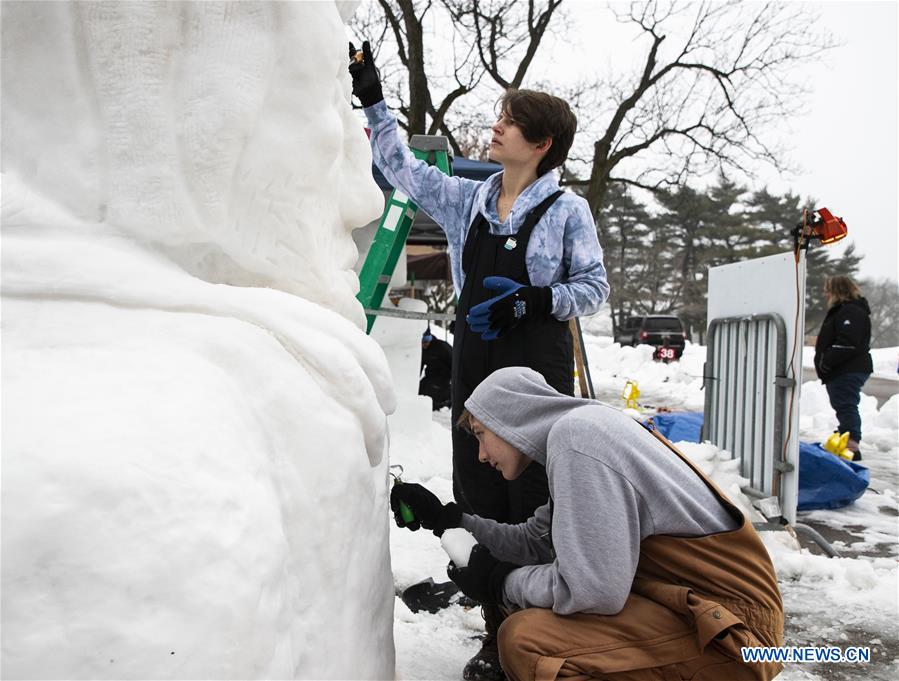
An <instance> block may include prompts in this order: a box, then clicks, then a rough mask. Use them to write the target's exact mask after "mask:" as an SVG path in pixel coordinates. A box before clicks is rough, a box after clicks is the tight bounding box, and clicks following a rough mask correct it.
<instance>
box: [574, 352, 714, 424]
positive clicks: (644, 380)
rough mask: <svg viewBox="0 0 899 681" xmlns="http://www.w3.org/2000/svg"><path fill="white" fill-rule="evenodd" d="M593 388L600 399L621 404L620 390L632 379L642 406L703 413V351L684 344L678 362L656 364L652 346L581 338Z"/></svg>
mask: <svg viewBox="0 0 899 681" xmlns="http://www.w3.org/2000/svg"><path fill="white" fill-rule="evenodd" d="M584 345H585V347H586V353H587V360H588V362H589V364H590V374H591V378H592V379H593V389H594V391H595V393H596V397H597V399H599V400H602V401H605V402H609V403H611V404H616V405H617V404H619V403H620V400H619V398H620V395H621V391H622V390H623V389H624V386H625V384H626V383H627V382H628V381H629V380H631V381H635V382H636V383H637V387H638V388H639V389H640V393H641V395H640V398H639V400H638V401H639V402H640V404H642V405H645V406H652V407H656V408H657V407H668V408H671V409H675V410H677V411H702V407H703V393H702V392H701V389H702V367H703V364H704V363H705V357H706V349H705V347H704V346H702V345H694V344H692V343H689V342H688V343H687V345H686V347H685V349H684V354H683V357H681V359H680V361H677V362H670V363H668V364H665V363H664V362H655V361H653V359H652V355H653V353H654V352H655V348H654V347H653V346H651V345H637V346H636V347H631V346H624V347H622V346H621V345H619V344H618V343H613V342H612V339H611V338H609V337H608V336H589V335H585V336H584Z"/></svg>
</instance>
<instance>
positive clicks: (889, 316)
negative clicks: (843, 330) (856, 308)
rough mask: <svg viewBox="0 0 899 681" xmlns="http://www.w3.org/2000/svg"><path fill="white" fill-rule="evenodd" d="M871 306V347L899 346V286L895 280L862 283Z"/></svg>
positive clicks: (883, 279) (885, 279)
mask: <svg viewBox="0 0 899 681" xmlns="http://www.w3.org/2000/svg"><path fill="white" fill-rule="evenodd" d="M860 283H861V286H862V291H863V292H864V294H865V298H867V299H868V304H869V305H870V306H871V347H872V348H891V347H895V346H896V345H899V285H897V284H896V280H895V279H888V278H882V279H867V280H865V281H862V282H860Z"/></svg>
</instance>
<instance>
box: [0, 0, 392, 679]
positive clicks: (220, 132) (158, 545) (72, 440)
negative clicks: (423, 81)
mask: <svg viewBox="0 0 899 681" xmlns="http://www.w3.org/2000/svg"><path fill="white" fill-rule="evenodd" d="M341 11H343V12H344V16H341ZM2 13H3V27H2V28H3V51H2V68H3V72H2V98H3V131H2V133H3V136H2V140H3V148H2V152H3V176H2V182H3V185H2V189H3V215H2V220H3V239H2V246H3V248H2V255H3V281H2V293H3V357H2V367H3V414H2V417H3V441H2V450H3V460H2V469H3V477H2V486H3V490H2V493H3V496H2V499H3V507H2V516H3V520H2V522H3V526H2V556H3V564H2V590H3V598H2V630H3V650H2V675H3V676H4V677H6V678H69V679H79V678H122V679H134V678H180V679H190V678H204V679H208V678H241V679H245V678H318V679H324V678H392V675H393V662H394V660H393V656H394V653H393V638H392V604H393V588H392V579H391V575H390V565H389V555H388V540H387V538H388V526H387V519H388V513H387V509H386V505H387V502H386V491H387V475H386V466H387V457H386V456H384V453H385V447H386V426H385V421H386V419H385V413H387V412H389V411H390V410H391V409H392V408H393V401H394V398H393V393H392V388H391V382H390V375H389V370H388V367H387V364H386V362H385V360H384V356H383V353H382V352H381V351H380V349H379V348H378V347H377V345H376V344H375V343H374V342H373V341H372V340H371V339H369V338H368V337H367V336H366V335H365V334H364V332H363V331H362V321H363V314H362V311H361V308H360V306H359V305H358V303H357V302H356V301H355V299H354V293H355V289H356V286H357V284H356V279H355V277H354V276H353V275H352V272H351V269H350V268H351V267H352V265H353V262H354V260H355V256H356V252H355V247H354V245H353V242H352V239H351V238H350V234H349V231H350V230H351V229H352V228H353V227H356V226H359V225H362V224H364V223H365V222H367V221H369V220H371V219H372V218H373V217H374V216H375V215H377V213H378V211H379V209H380V207H381V195H380V193H379V191H378V189H377V187H376V186H375V184H374V183H373V181H372V179H371V175H370V172H369V164H370V155H369V151H368V146H367V142H366V140H365V136H364V133H363V131H362V129H361V127H360V125H359V123H358V120H357V119H356V118H355V117H354V116H353V114H352V112H351V109H350V106H349V103H348V96H349V83H348V76H347V74H346V69H345V62H346V56H345V50H346V41H345V38H344V26H343V21H344V19H345V18H346V4H345V3H338V4H335V3H233V4H231V3H206V2H202V3H162V2H142V3H135V2H127V3H124V2H123V3H68V2H59V3H34V2H21V3H20V2H4V3H3V8H2Z"/></svg>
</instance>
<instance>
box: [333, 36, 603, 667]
mask: <svg viewBox="0 0 899 681" xmlns="http://www.w3.org/2000/svg"><path fill="white" fill-rule="evenodd" d="M349 47H350V67H349V70H350V74H351V76H352V79H353V94H354V95H355V96H356V97H357V98H358V99H359V101H360V103H361V104H362V106H363V109H364V112H365V116H366V118H367V119H368V123H369V127H370V128H371V148H372V157H373V159H374V162H375V164H376V165H377V166H378V168H379V169H380V171H381V172H382V173H383V174H384V176H385V177H386V178H387V180H388V181H389V182H390V183H391V184H392V185H393V187H394V188H395V189H397V190H399V191H401V192H403V193H404V194H406V195H408V196H409V197H410V198H411V199H412V200H413V201H415V203H416V204H418V206H419V208H421V209H422V210H424V211H425V212H426V213H427V214H428V215H430V216H431V217H432V218H433V219H434V221H435V222H436V223H437V224H439V225H440V226H441V227H442V228H443V231H444V232H446V240H447V244H448V247H449V255H450V262H451V265H452V276H453V285H454V287H455V291H456V296H457V298H458V304H457V306H456V322H455V332H454V342H453V376H452V409H453V414H452V422H453V423H456V421H457V420H458V417H459V415H460V413H461V411H462V408H463V405H464V404H465V400H467V399H468V397H469V396H470V395H471V393H472V391H473V390H474V389H475V388H476V387H477V386H478V384H479V383H480V382H481V381H482V380H483V379H484V378H486V377H487V376H488V375H489V374H490V373H491V372H493V371H494V370H496V369H499V368H502V367H508V366H525V367H530V368H532V369H534V370H535V371H538V372H539V373H540V374H542V375H543V377H544V378H545V379H546V381H547V382H548V383H549V384H550V385H551V386H553V387H554V388H555V389H556V390H558V391H559V392H561V393H563V394H568V395H571V394H573V393H574V352H573V346H572V337H571V333H570V331H569V325H568V320H569V319H572V318H573V317H579V316H585V315H591V314H594V313H595V312H597V310H599V307H600V305H602V303H603V302H604V301H605V300H606V299H607V298H608V297H609V284H608V281H607V278H606V270H605V267H604V266H603V260H602V248H601V247H600V245H599V240H598V239H597V236H596V224H595V222H594V220H593V215H592V213H591V211H590V207H589V205H588V204H587V202H586V201H585V200H584V199H583V198H582V197H579V196H577V195H575V194H572V193H571V192H564V191H562V190H561V189H560V188H559V183H558V180H557V179H556V176H555V173H553V172H552V171H553V170H554V169H555V168H557V167H559V166H560V165H561V164H562V163H563V162H564V161H565V159H566V158H567V156H568V151H569V149H570V148H571V143H572V141H573V140H574V134H575V131H576V129H577V119H576V118H575V115H574V114H573V113H572V111H571V108H570V107H569V106H568V103H567V102H565V101H564V100H562V99H559V98H558V97H554V96H552V95H549V94H546V93H543V92H535V91H533V90H508V91H507V92H506V93H505V94H504V95H503V97H502V98H501V99H500V102H499V107H498V108H499V115H498V117H497V120H496V123H494V124H493V126H492V128H491V132H492V139H491V143H490V159H491V160H492V161H495V162H497V163H500V164H501V165H502V166H503V170H502V171H501V172H498V173H496V174H495V175H492V176H491V177H489V178H487V180H485V181H483V182H479V181H475V180H469V179H465V178H460V177H448V176H447V175H445V174H443V173H442V172H441V171H440V170H438V169H437V168H436V167H433V166H429V165H428V164H427V163H425V162H423V161H419V160H417V159H416V158H415V157H414V156H413V155H412V153H411V152H410V151H409V149H408V147H407V145H406V142H405V141H404V140H403V138H402V137H401V135H400V133H399V130H398V126H397V121H396V118H395V117H394V116H393V114H391V113H390V111H389V110H388V109H387V105H386V103H385V102H384V97H383V94H382V91H381V83H380V79H379V76H378V71H377V69H376V68H375V64H374V60H373V59H372V54H371V47H370V45H369V43H368V41H366V42H365V43H363V46H362V51H361V52H357V50H356V48H355V47H354V46H353V45H352V43H350V46H349ZM452 436H453V493H454V496H455V498H456V501H457V502H458V503H459V504H460V506H461V507H462V508H463V509H464V510H465V511H466V512H468V513H472V514H476V515H478V516H481V517H486V518H491V519H493V520H497V521H499V522H503V523H521V522H524V521H525V520H527V519H528V518H529V517H530V516H531V515H533V513H534V511H535V510H536V509H537V508H538V507H540V506H542V505H543V504H545V503H546V501H547V499H548V497H549V491H548V485H547V479H546V471H545V470H544V469H543V467H542V466H539V465H538V466H531V467H529V469H528V470H527V471H526V472H525V474H523V475H522V476H520V477H519V478H518V479H516V480H514V481H507V480H504V479H503V477H502V476H501V475H500V474H499V473H497V471H495V470H493V469H492V468H490V467H487V466H480V465H479V462H478V442H477V440H476V439H475V438H474V437H473V436H472V435H471V434H470V433H468V432H466V431H465V430H463V429H460V428H457V427H454V429H453V433H452ZM485 619H486V620H487V634H488V636H487V638H486V639H485V643H484V647H483V649H482V651H481V652H480V653H478V655H477V656H475V658H473V659H472V660H471V661H469V664H468V665H467V666H466V669H465V671H464V672H463V676H464V678H466V679H473V678H481V679H485V678H494V676H495V674H493V672H490V671H489V670H490V669H492V668H493V667H494V666H495V667H496V668H497V669H498V667H499V665H498V663H496V664H494V663H495V662H496V660H497V659H498V658H497V657H496V655H497V653H496V643H495V637H494V634H495V628H496V625H497V624H498V622H499V617H498V615H497V614H496V613H493V612H492V610H491V609H490V608H485ZM499 673H500V674H501V672H499ZM496 678H500V677H498V676H496Z"/></svg>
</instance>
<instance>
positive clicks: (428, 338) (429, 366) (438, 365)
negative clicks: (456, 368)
mask: <svg viewBox="0 0 899 681" xmlns="http://www.w3.org/2000/svg"><path fill="white" fill-rule="evenodd" d="M421 369H422V371H424V376H422V378H421V381H419V383H418V394H419V395H427V396H428V397H430V398H431V402H432V409H433V410H434V411H437V410H438V409H443V408H444V407H449V406H450V405H451V402H452V400H451V397H450V393H451V377H452V373H453V346H452V345H450V344H449V343H447V342H446V341H442V340H440V339H439V338H434V336H433V334H432V333H431V329H430V327H428V330H427V331H425V332H424V334H423V335H422V337H421Z"/></svg>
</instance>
